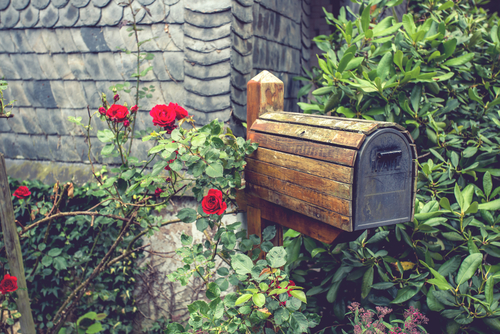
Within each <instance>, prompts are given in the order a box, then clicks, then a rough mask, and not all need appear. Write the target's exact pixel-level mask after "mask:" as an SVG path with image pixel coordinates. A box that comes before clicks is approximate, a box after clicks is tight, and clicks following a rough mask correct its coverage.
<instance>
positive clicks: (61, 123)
mask: <svg viewBox="0 0 500 334" xmlns="http://www.w3.org/2000/svg"><path fill="white" fill-rule="evenodd" d="M35 111H36V115H37V123H38V125H39V126H40V129H41V131H42V132H43V133H44V134H46V135H60V134H63V133H65V132H66V123H67V121H66V120H64V119H63V116H62V112H61V109H59V108H57V109H46V108H36V109H35Z"/></svg>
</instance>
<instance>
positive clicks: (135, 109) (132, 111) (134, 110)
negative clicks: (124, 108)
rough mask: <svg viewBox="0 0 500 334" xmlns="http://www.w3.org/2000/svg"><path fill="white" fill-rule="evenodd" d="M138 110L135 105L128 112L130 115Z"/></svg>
mask: <svg viewBox="0 0 500 334" xmlns="http://www.w3.org/2000/svg"><path fill="white" fill-rule="evenodd" d="M138 109H139V108H138V107H137V105H135V106H133V107H131V108H130V112H131V113H136V112H137V110H138Z"/></svg>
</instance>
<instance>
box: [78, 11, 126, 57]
mask: <svg viewBox="0 0 500 334" xmlns="http://www.w3.org/2000/svg"><path fill="white" fill-rule="evenodd" d="M116 7H117V8H120V9H121V7H119V6H116ZM80 33H81V35H82V39H83V41H84V42H85V45H87V47H88V48H89V50H90V51H91V52H102V51H110V50H109V48H108V45H107V44H106V40H105V39H104V35H103V33H102V30H101V28H98V27H92V28H88V27H84V28H81V29H80Z"/></svg>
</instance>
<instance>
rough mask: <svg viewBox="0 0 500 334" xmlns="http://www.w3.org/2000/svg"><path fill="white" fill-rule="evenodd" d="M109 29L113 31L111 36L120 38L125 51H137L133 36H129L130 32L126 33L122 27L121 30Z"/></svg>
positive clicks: (125, 29)
mask: <svg viewBox="0 0 500 334" xmlns="http://www.w3.org/2000/svg"><path fill="white" fill-rule="evenodd" d="M110 29H114V30H111V31H112V32H113V35H119V36H120V37H121V39H122V40H123V43H124V44H125V46H124V47H125V49H127V50H129V51H135V50H137V45H136V41H135V36H134V35H132V36H129V34H130V31H127V28H125V27H123V28H122V29H118V28H117V27H110ZM148 43H149V42H148Z"/></svg>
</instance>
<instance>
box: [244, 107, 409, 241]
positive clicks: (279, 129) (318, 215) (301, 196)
mask: <svg viewBox="0 0 500 334" xmlns="http://www.w3.org/2000/svg"><path fill="white" fill-rule="evenodd" d="M248 137H249V139H251V140H252V141H253V142H256V143H258V144H259V148H258V149H257V150H256V151H255V152H254V153H253V154H252V155H251V156H250V157H249V158H248V159H247V166H246V168H245V179H246V186H247V187H248V188H249V192H250V193H251V194H253V195H255V196H257V197H259V198H261V199H264V200H266V201H269V202H272V203H274V204H278V205H281V206H283V207H286V208H289V209H291V210H293V211H297V212H300V213H303V214H305V215H306V216H309V217H311V218H314V219H317V220H319V221H322V222H324V223H327V224H329V225H332V226H334V227H337V228H340V229H342V230H345V231H356V230H360V229H367V228H373V227H377V226H382V225H390V224H396V223H401V222H407V221H411V220H413V202H414V195H415V180H416V173H415V170H416V168H415V163H414V159H415V158H416V156H415V146H414V145H413V140H412V138H411V136H410V135H409V133H408V132H407V131H405V129H404V128H403V127H401V126H399V125H397V124H394V123H388V122H376V121H366V120H357V119H347V118H338V117H328V116H314V115H305V114H298V113H288V112H268V113H265V114H263V115H261V116H260V117H259V119H257V120H256V121H255V122H254V123H253V125H252V127H251V129H250V131H249V133H248Z"/></svg>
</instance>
